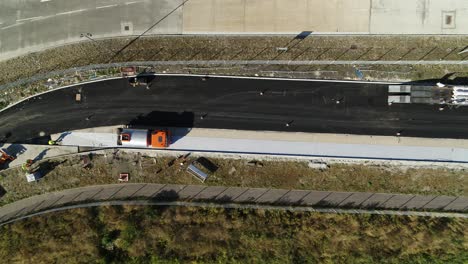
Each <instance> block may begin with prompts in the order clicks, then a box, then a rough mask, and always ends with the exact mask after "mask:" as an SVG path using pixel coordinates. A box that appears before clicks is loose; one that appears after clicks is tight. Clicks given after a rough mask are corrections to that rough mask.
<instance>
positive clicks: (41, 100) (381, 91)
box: [0, 75, 468, 143]
mask: <svg viewBox="0 0 468 264" xmlns="http://www.w3.org/2000/svg"><path fill="white" fill-rule="evenodd" d="M146 81H147V84H146V85H136V86H135V87H133V86H132V84H131V82H130V81H129V79H128V78H116V79H110V80H101V81H93V82H89V83H85V84H79V85H75V86H71V87H68V88H63V89H58V90H54V91H50V92H47V93H43V94H40V95H37V96H34V97H31V98H29V99H27V100H25V101H22V102H20V103H18V104H16V105H13V106H11V107H9V108H7V109H4V110H3V111H1V112H0V123H1V124H2V126H1V127H0V137H1V139H2V141H3V142H10V143H27V142H29V143H31V142H33V143H35V142H36V143H40V142H42V141H41V140H40V139H41V137H44V136H48V135H51V134H53V133H61V132H64V131H70V130H77V129H85V128H92V127H99V126H113V125H122V124H123V125H128V126H131V127H136V128H151V127H157V126H158V127H161V126H170V127H189V128H190V127H195V128H217V129H238V130H255V131H285V132H313V133H338V134H361V135H382V136H406V137H425V138H455V139H466V138H468V123H467V122H466V116H467V114H468V107H465V106H450V107H446V108H445V109H444V110H443V111H441V106H440V105H438V104H418V103H391V102H389V98H390V97H389V95H390V93H389V86H390V85H394V84H387V83H371V82H351V81H350V82H347V81H337V82H334V81H306V80H303V81H300V80H273V79H260V78H252V79H250V78H227V77H200V76H172V75H157V76H152V77H151V78H149V79H147V80H146ZM78 94H79V100H78V99H77V98H78V96H77V95H78ZM291 136H293V135H291ZM45 142H47V141H45Z"/></svg>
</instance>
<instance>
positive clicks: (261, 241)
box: [0, 206, 468, 263]
mask: <svg viewBox="0 0 468 264" xmlns="http://www.w3.org/2000/svg"><path fill="white" fill-rule="evenodd" d="M467 225H468V220H467V219H451V218H427V217H404V216H381V215H344V214H320V213H311V212H289V211H274V210H273V211H269V210H251V209H248V210H247V209H221V208H192V207H177V208H175V207H151V206H147V207H137V206H123V207H122V206H113V207H97V208H89V209H76V210H71V211H65V212H60V213H54V214H49V215H46V216H39V217H34V218H31V219H28V220H24V221H20V222H17V223H14V224H11V225H7V226H3V227H1V228H0V258H2V260H4V261H6V262H7V263H11V262H27V263H187V262H191V263H466V262H467V261H468V253H467V252H468V241H467V237H468V231H467V229H466V226H467Z"/></svg>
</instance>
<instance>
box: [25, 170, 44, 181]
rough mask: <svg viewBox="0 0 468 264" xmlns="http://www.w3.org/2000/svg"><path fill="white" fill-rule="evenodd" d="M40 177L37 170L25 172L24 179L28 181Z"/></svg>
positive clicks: (36, 179)
mask: <svg viewBox="0 0 468 264" xmlns="http://www.w3.org/2000/svg"><path fill="white" fill-rule="evenodd" d="M40 178H41V173H40V172H38V171H35V172H32V173H26V180H27V181H28V182H36V181H38V180H39V179H40Z"/></svg>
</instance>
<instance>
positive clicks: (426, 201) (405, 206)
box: [0, 183, 468, 223]
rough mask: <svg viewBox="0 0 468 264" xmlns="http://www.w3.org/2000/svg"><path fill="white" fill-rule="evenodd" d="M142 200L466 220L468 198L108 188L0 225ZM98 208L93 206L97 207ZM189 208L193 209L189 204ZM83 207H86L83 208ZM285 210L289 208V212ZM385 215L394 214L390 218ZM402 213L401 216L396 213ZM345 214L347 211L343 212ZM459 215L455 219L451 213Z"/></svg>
mask: <svg viewBox="0 0 468 264" xmlns="http://www.w3.org/2000/svg"><path fill="white" fill-rule="evenodd" d="M122 200H127V201H130V200H143V201H151V202H155V203H158V202H159V203H167V202H186V203H187V202H188V203H194V204H195V205H196V203H213V204H218V205H223V204H224V205H225V204H228V205H231V204H239V205H250V206H251V205H258V206H280V207H283V208H285V209H291V208H296V207H298V208H310V209H317V211H320V210H318V209H321V208H325V209H327V208H328V209H330V208H332V209H339V210H343V209H348V210H352V209H355V210H354V211H350V212H353V213H374V214H401V215H425V216H437V217H464V218H466V217H468V214H466V212H467V210H468V197H463V196H460V197H454V196H445V195H440V196H435V195H430V196H424V195H411V194H389V193H358V192H329V191H309V190H286V189H267V188H243V187H223V186H203V185H176V184H143V183H139V184H131V183H130V184H129V183H127V184H109V185H99V186H89V187H83V188H76V189H68V190H64V191H61V192H55V193H47V194H43V195H38V196H33V197H30V198H27V199H23V200H20V201H17V202H14V203H11V204H8V205H6V206H3V207H1V208H0V223H6V222H9V221H13V220H15V219H22V218H26V217H28V216H30V215H32V214H36V213H39V212H42V211H47V210H53V209H57V208H61V207H65V208H66V206H70V205H77V204H91V205H90V206H96V204H95V203H96V202H112V201H122ZM93 203H94V204H93ZM187 205H189V204H187ZM81 207H85V206H81ZM286 207H287V208H286ZM387 210H391V211H389V212H387ZM396 211H398V213H395V212H396ZM344 212H346V211H344ZM453 212H456V213H453Z"/></svg>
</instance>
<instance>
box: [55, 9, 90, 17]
mask: <svg viewBox="0 0 468 264" xmlns="http://www.w3.org/2000/svg"><path fill="white" fill-rule="evenodd" d="M86 10H87V9H78V10H73V11H68V12H62V13H58V14H56V15H57V16H60V15H70V14H74V13H79V12H83V11H86Z"/></svg>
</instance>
